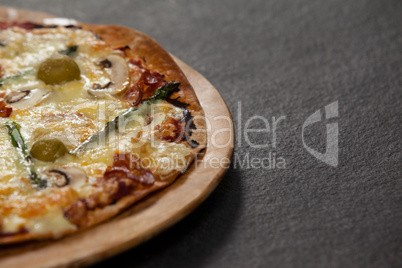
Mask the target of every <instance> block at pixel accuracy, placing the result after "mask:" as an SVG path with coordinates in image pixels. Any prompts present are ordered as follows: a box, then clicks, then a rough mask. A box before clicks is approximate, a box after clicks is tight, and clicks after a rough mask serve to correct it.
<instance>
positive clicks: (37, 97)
mask: <svg viewBox="0 0 402 268" xmlns="http://www.w3.org/2000/svg"><path fill="white" fill-rule="evenodd" d="M49 93H50V89H47V88H35V89H25V90H19V91H12V92H11V93H9V94H8V95H7V97H6V99H5V101H6V102H7V103H8V104H11V105H12V106H13V107H16V108H18V109H28V108H31V107H33V106H35V105H36V104H37V103H39V102H40V101H42V100H43V99H44V98H45V97H46V96H47V95H48V94H49Z"/></svg>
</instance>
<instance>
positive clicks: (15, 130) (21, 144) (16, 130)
mask: <svg viewBox="0 0 402 268" xmlns="http://www.w3.org/2000/svg"><path fill="white" fill-rule="evenodd" d="M4 125H5V126H6V127H7V130H8V134H9V135H10V137H11V143H12V145H13V146H14V147H15V148H17V150H18V152H19V153H20V155H21V157H22V158H23V160H24V164H25V167H26V169H27V171H28V174H29V178H30V180H31V182H32V183H33V184H35V185H36V186H37V187H38V188H44V187H46V185H47V182H46V181H45V180H42V179H41V178H40V177H39V176H38V173H37V172H36V169H35V166H34V164H33V162H32V159H31V156H30V155H29V154H28V152H27V151H28V147H27V145H26V144H25V140H24V138H23V137H22V135H21V132H20V126H19V125H18V124H17V123H16V122H14V121H8V122H6V123H5V124H4Z"/></svg>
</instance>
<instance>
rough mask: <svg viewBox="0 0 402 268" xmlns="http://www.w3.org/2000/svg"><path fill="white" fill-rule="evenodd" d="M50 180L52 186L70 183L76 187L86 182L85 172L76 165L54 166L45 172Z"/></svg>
mask: <svg viewBox="0 0 402 268" xmlns="http://www.w3.org/2000/svg"><path fill="white" fill-rule="evenodd" d="M45 174H46V175H48V176H49V177H50V179H51V181H52V183H51V185H52V186H53V187H63V186H66V185H70V186H71V187H73V188H75V189H78V188H80V187H81V186H83V185H84V184H85V183H86V180H87V177H88V176H87V174H86V173H85V172H84V171H83V170H82V169H80V168H77V167H56V168H52V169H50V170H48V171H46V172H45Z"/></svg>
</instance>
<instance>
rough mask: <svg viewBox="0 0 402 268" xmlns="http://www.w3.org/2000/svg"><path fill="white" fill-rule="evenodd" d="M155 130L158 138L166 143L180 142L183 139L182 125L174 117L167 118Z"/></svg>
mask: <svg viewBox="0 0 402 268" xmlns="http://www.w3.org/2000/svg"><path fill="white" fill-rule="evenodd" d="M155 130H156V131H157V132H156V133H155V134H156V136H157V137H159V138H160V139H162V140H165V141H169V142H179V141H180V140H181V139H182V138H183V132H182V126H181V124H180V123H179V122H178V121H177V120H175V119H174V118H172V117H168V118H166V119H165V120H164V121H163V122H162V124H160V125H157V126H156V127H155Z"/></svg>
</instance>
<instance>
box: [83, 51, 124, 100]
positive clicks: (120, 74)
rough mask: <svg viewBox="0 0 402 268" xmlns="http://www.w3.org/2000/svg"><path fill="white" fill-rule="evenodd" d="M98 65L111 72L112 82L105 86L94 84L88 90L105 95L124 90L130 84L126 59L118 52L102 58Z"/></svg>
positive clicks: (100, 95)
mask: <svg viewBox="0 0 402 268" xmlns="http://www.w3.org/2000/svg"><path fill="white" fill-rule="evenodd" d="M98 65H99V66H100V67H101V68H102V69H105V70H107V71H108V72H109V75H110V78H111V79H112V81H111V82H109V83H107V84H106V85H104V86H100V85H99V84H98V85H99V86H98V85H97V84H95V85H94V87H93V88H92V89H89V90H88V92H89V93H90V94H91V95H94V96H96V97H105V96H107V95H108V94H111V95H116V94H118V93H120V92H122V91H124V90H125V89H126V88H127V87H128V85H129V84H130V77H129V70H128V65H127V62H126V60H125V59H124V58H123V57H122V56H120V55H117V54H110V55H108V56H107V57H104V58H100V59H99V60H98Z"/></svg>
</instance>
